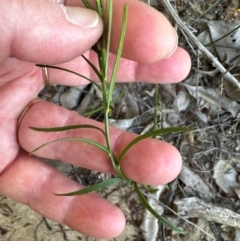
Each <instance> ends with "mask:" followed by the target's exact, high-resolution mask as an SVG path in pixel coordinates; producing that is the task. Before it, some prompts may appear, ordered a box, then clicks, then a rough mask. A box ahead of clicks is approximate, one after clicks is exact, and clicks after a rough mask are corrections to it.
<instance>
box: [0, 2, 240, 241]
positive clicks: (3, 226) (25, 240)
mask: <svg viewBox="0 0 240 241" xmlns="http://www.w3.org/2000/svg"><path fill="white" fill-rule="evenodd" d="M149 3H150V4H152V5H153V6H154V7H156V8H157V9H159V10H161V11H163V12H164V14H166V16H167V17H168V18H169V19H170V20H171V21H172V23H173V25H174V26H176V27H177V25H176V23H175V22H174V21H173V20H172V17H171V14H169V12H168V11H167V10H166V9H164V7H163V6H162V4H161V1H160V0H155V1H149ZM173 3H174V6H175V8H176V9H177V11H178V14H179V16H180V17H181V19H182V20H183V21H184V22H185V23H186V25H187V26H188V28H189V30H190V31H191V32H193V33H194V34H195V35H196V36H198V35H199V34H202V33H203V32H204V31H206V30H207V31H209V22H210V21H213V20H214V21H222V20H224V21H225V23H226V24H227V25H224V27H222V26H220V28H218V29H220V30H221V29H226V28H230V29H231V26H235V25H234V24H236V23H238V22H239V19H240V11H239V5H238V1H234V0H233V1H230V0H220V1H212V0H202V1H197V0H181V1H180V0H177V1H175V2H174V1H173ZM211 6H212V8H211V9H210V10H209V11H206V10H207V9H208V8H210V7H211ZM218 24H219V22H211V26H213V27H216V26H218ZM216 28H217V27H216ZM177 29H178V32H179V44H180V45H181V46H182V47H184V48H185V49H187V50H188V51H189V53H190V55H191V58H192V67H193V68H192V71H191V73H190V74H189V76H188V77H187V78H186V80H185V81H184V84H176V85H166V86H158V88H156V87H155V86H153V85H146V84H139V83H138V84H131V85H125V86H117V88H116V89H117V90H116V92H115V96H116V97H118V98H117V99H118V100H117V101H116V102H115V104H114V105H113V106H112V112H113V113H112V121H113V122H114V125H116V126H118V127H121V128H124V129H128V130H129V131H133V132H136V133H144V132H146V131H147V130H148V129H151V128H152V126H153V121H154V107H155V106H156V104H155V98H154V93H155V92H156V91H157V92H159V93H160V96H161V101H159V100H158V101H157V103H158V104H157V106H158V112H157V115H156V117H157V123H158V125H159V127H168V126H179V127H182V126H184V127H190V128H192V129H193V130H194V131H193V132H191V133H188V134H178V135H177V134H175V135H173V134H170V135H167V136H165V137H162V138H164V139H165V140H166V141H168V142H170V143H172V144H173V145H174V146H176V147H177V148H178V149H179V150H180V152H181V154H182V157H183V160H184V168H183V171H182V173H181V174H180V176H179V177H178V178H177V179H176V180H175V181H174V182H173V183H171V184H169V189H164V190H163V191H162V193H161V194H160V196H159V197H156V196H155V197H153V198H152V200H155V201H156V202H157V203H158V204H159V205H158V207H159V206H161V205H160V202H159V201H161V202H162V203H164V204H166V205H167V206H169V207H171V208H173V209H174V210H175V211H176V212H178V213H179V214H180V215H181V216H182V217H185V218H186V220H183V219H180V218H176V216H174V215H173V214H172V212H170V211H169V210H168V209H167V208H166V207H165V211H164V216H165V217H167V218H168V219H170V220H171V221H172V222H173V223H174V224H175V225H178V226H179V227H182V228H184V229H185V230H187V231H188V234H187V235H186V236H183V235H177V234H176V233H174V232H172V231H171V230H169V229H163V227H162V226H161V225H157V228H156V227H155V226H154V224H153V223H152V224H149V225H148V224H146V226H145V228H144V227H142V226H141V223H142V221H143V219H144V217H145V216H146V213H145V212H144V209H143V207H142V206H141V205H140V203H139V201H138V199H137V198H136V195H135V194H134V193H133V191H132V189H131V188H129V187H127V188H126V187H123V186H121V185H119V186H117V187H114V188H112V189H108V190H107V191H104V192H101V195H103V196H105V197H106V198H108V199H109V200H111V201H112V202H113V203H114V204H116V205H118V206H119V207H120V208H122V210H123V212H124V214H125V215H126V219H127V227H126V229H125V231H124V233H123V234H122V235H121V236H120V237H118V238H116V239H114V240H117V241H141V240H146V241H155V240H159V241H160V240H161V241H164V240H165V241H167V240H169V241H170V240H172V241H173V240H174V241H175V240H179V241H196V240H199V241H205V240H208V241H215V240H217V241H222V240H224V241H225V240H226V241H234V240H236V241H237V240H240V237H239V233H238V230H239V228H240V225H239V223H240V218H239V216H238V213H239V204H240V203H239V194H238V193H239V191H238V190H239V187H240V184H239V178H238V173H239V172H240V169H239V167H240V157H239V156H240V140H239V121H238V119H239V111H240V105H239V104H238V101H239V99H238V98H239V97H238V96H239V94H238V92H236V91H235V88H231V86H230V91H227V89H229V84H228V81H226V80H224V78H223V75H222V74H220V73H219V71H215V70H216V68H215V67H214V66H213V65H212V61H211V60H208V59H207V58H206V57H205V56H204V55H202V54H201V53H200V52H198V51H197V48H196V47H195V45H194V43H192V42H191V41H189V39H188V36H187V34H186V33H183V32H182V31H181V29H180V28H177ZM220 30H219V31H220ZM214 33H215V32H214ZM214 33H212V34H214ZM238 36H239V34H238V33H236V32H234V33H233V34H230V35H229V36H228V37H226V39H227V38H231V39H230V40H229V41H231V44H230V45H229V43H228V42H227V41H226V42H224V45H227V46H224V47H226V48H224V49H223V51H225V52H224V53H223V54H222V55H221V53H219V52H216V49H215V48H212V49H211V51H212V53H213V54H214V55H215V56H217V57H218V58H219V60H220V62H221V63H222V64H223V65H224V66H225V67H226V68H227V69H231V70H232V71H233V72H234V73H235V74H237V73H238V69H236V68H235V66H234V65H233V64H232V63H233V62H234V61H235V62H238V59H237V58H235V57H234V56H233V55H232V53H229V51H230V49H234V52H236V51H238V50H237V48H239V46H238V45H237V42H238V41H240V37H238ZM211 37H212V38H213V39H214V38H215V37H214V36H211ZM220 37H222V36H221V35H220V36H219V38H220ZM204 38H207V37H204ZM210 39H211V38H210ZM214 40H215V39H214ZM218 43H219V42H218ZM220 43H221V42H220ZM215 45H216V43H215ZM219 45H221V44H219ZM216 46H217V45H216ZM218 50H219V49H218ZM229 59H230V60H229ZM64 91H65V93H66V94H65V95H67V96H70V97H69V98H70V99H71V98H75V97H72V96H76V95H77V99H76V100H74V101H71V104H69V103H68V101H67V100H66V101H65V100H64V98H63V97H62V98H61V97H60V96H61V93H62V92H64ZM71 93H74V94H73V95H71ZM40 96H41V97H42V98H45V99H48V100H49V101H53V102H55V103H58V104H62V105H65V106H67V107H69V108H72V109H74V110H76V111H78V112H79V113H81V114H85V115H87V114H88V115H90V116H91V117H92V118H94V119H98V120H101V118H102V115H101V113H94V114H92V113H91V111H92V110H94V109H96V108H97V107H98V106H101V101H99V94H98V93H97V92H96V90H94V89H93V88H92V87H87V88H86V89H85V90H84V91H82V90H81V89H80V88H70V89H66V88H63V87H58V86H56V87H52V88H50V89H49V88H48V89H45V90H44V91H43V92H42V93H40ZM119 96H120V97H119ZM65 99H68V98H65ZM73 102H74V103H76V104H73V106H70V105H72V103H73ZM89 103H91V105H90V104H89ZM92 103H94V104H92ZM87 107H88V108H87ZM89 113H90V114H89ZM50 164H51V165H54V166H56V167H57V168H59V169H61V171H63V172H64V173H66V175H69V176H70V177H72V178H75V179H76V180H80V181H81V182H82V183H83V184H84V185H91V184H94V183H97V182H99V181H100V180H104V179H105V178H106V177H105V176H104V175H103V174H101V173H92V172H89V171H87V170H84V169H80V168H76V167H75V168H73V167H71V166H68V165H60V164H59V163H58V162H51V163H50ZM148 198H149V197H148ZM192 198H193V199H192ZM194 198H196V199H194ZM149 200H150V198H149ZM186 204H187V205H186ZM200 204H201V205H200ZM184 205H186V206H187V209H184V208H186V207H185V206H184ZM208 205H210V206H208ZM156 208H157V206H156ZM189 221H190V222H191V223H192V224H190V223H188V222H189ZM158 228H159V229H158ZM143 229H144V230H145V231H143ZM155 231H156V233H157V234H156V237H153V236H152V237H148V238H147V237H146V235H144V232H146V233H150V234H151V233H154V232H155ZM0 240H1V241H35V240H36V241H37V240H39V241H40V240H41V241H47V240H49V241H54V240H58V241H61V240H69V241H70V240H74V241H75V240H91V241H94V240H96V239H92V238H89V237H85V236H83V235H81V234H79V233H76V232H74V231H73V230H70V229H69V228H68V227H65V226H62V225H59V224H57V223H54V222H52V221H50V220H46V219H45V218H43V217H42V216H39V215H38V214H36V213H35V212H33V211H32V210H30V209H29V208H28V207H26V206H23V205H21V204H18V203H15V202H13V201H12V200H9V199H7V198H5V197H0Z"/></svg>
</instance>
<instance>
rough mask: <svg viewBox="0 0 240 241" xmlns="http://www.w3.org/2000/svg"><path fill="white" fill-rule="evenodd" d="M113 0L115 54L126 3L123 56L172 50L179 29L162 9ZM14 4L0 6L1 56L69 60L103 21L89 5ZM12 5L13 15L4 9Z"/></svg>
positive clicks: (143, 58)
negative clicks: (83, 6) (163, 13)
mask: <svg viewBox="0 0 240 241" xmlns="http://www.w3.org/2000/svg"><path fill="white" fill-rule="evenodd" d="M2 1H4V0H2ZM113 3H114V6H113V8H114V9H113V12H114V14H113V32H112V45H111V46H112V47H111V49H112V51H113V53H115V52H116V49H117V45H118V41H119V34H120V29H121V19H122V9H123V5H124V3H126V4H127V5H128V7H129V16H128V26H127V34H126V39H125V44H124V50H123V57H124V58H130V59H131V60H135V61H139V62H155V61H157V60H160V59H161V58H164V57H167V56H169V55H170V54H172V53H173V52H174V50H175V49H176V46H177V37H176V32H175V30H174V29H173V28H172V26H171V25H170V23H169V22H168V21H167V19H166V18H165V17H164V16H163V15H162V14H160V13H159V12H157V11H156V10H154V9H153V8H151V7H149V6H148V5H146V4H144V3H141V2H140V1H133V0H127V1H125V2H123V1H114V2H113ZM10 4H11V3H10V2H4V4H2V6H3V7H1V9H0V11H1V12H0V16H1V18H2V19H1V21H2V22H4V23H6V24H4V25H3V32H4V34H2V35H1V36H2V37H0V40H1V45H2V46H3V48H2V49H3V51H1V55H0V60H4V59H5V58H7V57H8V56H9V55H10V54H11V56H14V57H16V58H18V59H20V60H24V61H28V62H38V63H39V62H40V63H45V64H57V63H61V62H67V61H69V60H70V59H73V58H75V57H77V56H79V55H81V54H82V53H84V52H86V50H88V49H90V48H91V46H92V45H93V44H94V43H95V42H97V40H98V39H99V37H100V35H101V34H102V21H101V20H100V18H99V17H98V15H96V13H95V12H94V11H91V10H88V9H84V8H76V7H75V8H74V7H71V8H70V7H69V8H63V5H60V4H57V3H54V2H50V1H31V0H24V1H16V2H14V4H15V5H14V6H12V5H11V6H10ZM9 9H11V10H12V14H11V18H10V19H9V16H8V15H6V14H4V13H6V12H8V10H9ZM19 9H20V11H19ZM14 11H15V12H14ZM143 12H144V15H143V14H142V13H143ZM74 23H75V24H74ZM149 23H151V28H150V27H149Z"/></svg>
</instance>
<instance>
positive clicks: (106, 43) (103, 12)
mask: <svg viewBox="0 0 240 241" xmlns="http://www.w3.org/2000/svg"><path fill="white" fill-rule="evenodd" d="M82 2H83V3H84V4H85V6H86V7H88V8H91V9H93V6H92V5H91V4H90V3H89V2H88V1H87V0H82ZM96 9H97V12H98V13H99V14H100V16H101V17H102V18H103V22H104V33H103V35H102V37H101V38H100V40H99V42H98V43H97V44H95V45H94V46H93V47H92V50H93V51H95V52H96V54H97V57H98V64H99V69H98V68H97V67H95V66H94V65H93V64H92V63H91V62H90V61H89V60H88V59H87V58H86V57H85V56H84V55H83V56H82V57H83V58H84V60H85V61H86V62H87V63H88V64H89V65H90V67H91V68H92V69H93V71H94V72H95V73H96V75H97V76H98V78H99V81H100V83H101V84H98V83H96V82H94V81H92V80H91V79H88V78H86V77H85V76H83V75H81V74H78V73H76V72H73V71H71V70H68V69H63V68H60V67H55V66H49V65H40V64H38V65H37V66H39V67H48V68H55V69H59V70H64V71H68V72H70V73H73V74H76V75H78V76H80V77H82V78H85V79H87V80H88V81H89V82H91V83H92V84H94V85H95V86H96V87H97V88H98V89H99V90H100V91H101V93H102V98H103V113H104V126H105V130H102V129H100V128H98V127H96V126H92V125H72V126H65V127H55V128H37V127H30V128H31V129H33V130H35V131H43V132H56V131H66V130H70V129H78V128H91V129H95V130H96V131H99V132H101V133H102V134H103V135H104V137H105V141H106V146H104V145H102V144H100V143H97V142H95V141H93V140H91V139H87V138H77V137H73V138H71V137H69V138H63V139H57V140H54V141H51V142H48V143H45V144H43V145H41V146H39V147H38V148H36V149H34V150H33V151H32V152H31V154H33V153H35V152H36V151H37V150H39V149H41V148H43V147H44V146H47V145H50V144H53V143H56V142H59V141H82V142H85V143H88V144H89V145H92V146H95V147H96V148H99V149H100V150H102V151H103V152H105V153H106V154H107V155H108V157H109V160H110V161H111V164H112V166H113V168H114V169H115V171H116V173H117V177H116V178H112V179H108V180H105V181H103V182H101V183H98V184H96V185H93V186H90V187H86V188H84V189H81V190H78V191H75V192H71V193H65V194H55V195H58V196H72V195H83V194H86V193H89V192H92V191H96V190H99V189H102V188H105V187H107V186H109V185H113V184H116V183H118V182H127V183H128V184H129V185H133V187H134V189H135V192H136V194H137V195H138V197H139V199H140V200H141V202H142V204H143V205H144V207H146V208H147V209H148V210H149V211H150V212H151V213H152V214H153V215H154V216H155V217H156V218H157V219H158V220H159V221H160V222H161V223H163V224H164V225H165V226H167V227H169V228H171V229H173V230H174V231H176V232H178V233H181V234H186V232H185V231H184V230H182V229H180V228H177V227H175V226H174V225H173V224H172V223H171V222H169V221H168V220H167V219H165V218H163V217H162V216H160V215H158V213H157V212H156V211H155V210H154V209H153V208H152V207H151V206H150V205H149V203H148V202H147V200H146V198H145V196H144V195H143V193H142V191H141V189H140V188H139V185H138V184H137V183H136V182H134V181H132V180H129V179H128V178H127V177H126V176H125V175H124V173H122V170H121V162H122V160H123V158H124V156H125V154H126V153H127V152H128V151H129V150H130V149H131V148H132V147H133V146H134V145H135V144H137V143H138V142H140V141H142V140H144V139H146V138H149V137H156V136H159V135H164V134H168V133H176V132H180V131H186V129H184V128H178V127H173V128H165V129H159V130H157V129H156V127H155V130H153V131H151V132H149V133H146V134H144V135H141V136H138V137H137V138H135V139H134V140H133V141H131V142H130V143H129V144H128V145H127V146H126V147H125V148H124V150H123V151H122V152H121V153H120V155H119V156H117V155H116V154H115V153H114V152H113V151H112V148H111V143H110V135H109V111H110V105H111V103H112V101H113V100H112V94H113V90H114V84H115V79H116V74H117V71H118V66H119V62H120V57H121V54H122V49H123V45H124V37H125V34H126V28H127V15H128V8H127V6H126V5H125V6H124V9H123V17H122V19H123V21H122V30H121V35H120V39H119V45H118V50H117V54H116V58H115V64H114V67H113V70H112V74H111V77H110V80H109V81H108V79H107V73H108V60H109V50H110V42H111V28H112V14H113V12H112V0H107V1H106V5H105V6H104V7H103V6H102V1H101V0H96ZM156 98H158V97H157V96H156Z"/></svg>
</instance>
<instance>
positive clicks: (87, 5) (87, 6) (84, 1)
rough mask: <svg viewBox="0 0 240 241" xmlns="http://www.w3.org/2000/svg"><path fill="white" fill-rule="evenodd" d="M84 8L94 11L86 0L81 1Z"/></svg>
mask: <svg viewBox="0 0 240 241" xmlns="http://www.w3.org/2000/svg"><path fill="white" fill-rule="evenodd" d="M81 1H82V2H83V4H84V6H85V7H86V8H90V9H94V7H93V6H92V5H91V3H90V2H89V1H88V0H81Z"/></svg>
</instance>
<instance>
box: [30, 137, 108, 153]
mask: <svg viewBox="0 0 240 241" xmlns="http://www.w3.org/2000/svg"><path fill="white" fill-rule="evenodd" d="M62 141H81V142H84V143H87V144H90V145H92V146H95V147H97V148H98V149H100V150H102V151H104V152H106V153H107V154H108V155H110V153H109V151H108V149H107V148H106V147H105V146H103V145H101V144H99V143H98V142H96V141H93V140H90V139H87V138H78V137H67V138H61V139H57V140H53V141H49V142H47V143H44V144H43V145H41V146H39V147H37V148H35V149H34V150H33V151H31V152H30V155H32V154H33V153H35V152H36V151H38V150H40V149H42V148H44V147H46V146H49V145H52V144H54V143H57V142H62Z"/></svg>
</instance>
